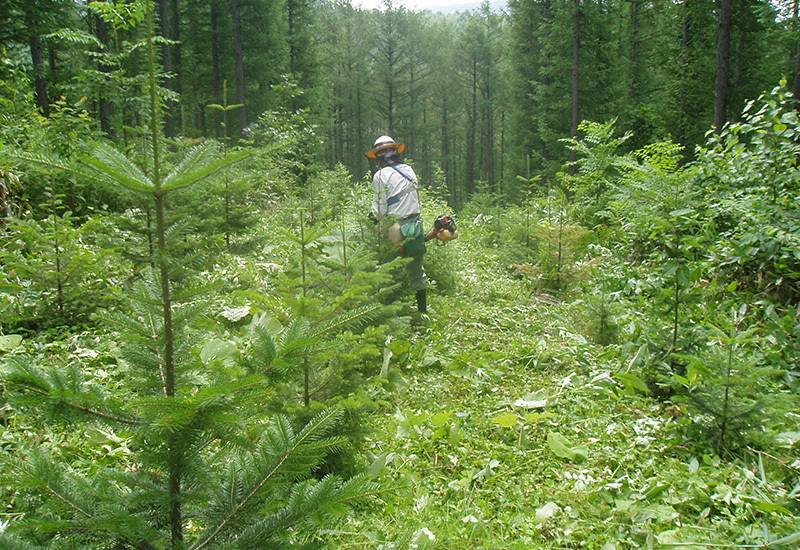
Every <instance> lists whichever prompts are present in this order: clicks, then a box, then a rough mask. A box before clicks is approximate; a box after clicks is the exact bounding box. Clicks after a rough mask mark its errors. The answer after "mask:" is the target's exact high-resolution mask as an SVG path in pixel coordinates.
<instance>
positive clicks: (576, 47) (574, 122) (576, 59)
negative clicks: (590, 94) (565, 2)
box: [569, 0, 581, 175]
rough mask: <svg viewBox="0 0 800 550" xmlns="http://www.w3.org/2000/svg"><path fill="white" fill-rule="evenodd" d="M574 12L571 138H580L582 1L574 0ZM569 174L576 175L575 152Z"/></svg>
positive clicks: (572, 155)
mask: <svg viewBox="0 0 800 550" xmlns="http://www.w3.org/2000/svg"><path fill="white" fill-rule="evenodd" d="M572 5H573V8H572V9H573V11H572V117H571V123H570V136H572V137H573V138H576V137H577V136H578V69H579V67H580V55H579V54H580V45H581V41H580V22H581V16H580V10H581V0H573V4H572ZM569 160H570V168H569V173H570V174H571V175H574V174H575V166H574V164H573V163H574V162H575V151H574V150H572V151H570V153H569Z"/></svg>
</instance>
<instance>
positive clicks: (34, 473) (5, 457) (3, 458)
mask: <svg viewBox="0 0 800 550" xmlns="http://www.w3.org/2000/svg"><path fill="white" fill-rule="evenodd" d="M31 458H32V460H31V461H30V462H28V461H23V460H17V459H15V458H13V457H11V456H10V455H9V453H7V452H5V451H3V452H0V462H2V463H3V464H5V465H6V466H7V467H8V468H9V469H10V470H12V471H14V472H15V473H16V474H17V476H18V477H16V476H15V477H12V478H7V479H5V480H4V481H5V482H6V483H11V484H14V485H18V486H25V485H30V486H33V487H36V488H39V489H44V490H45V492H47V493H48V494H50V495H51V496H53V497H55V498H56V499H57V500H59V501H60V502H63V503H64V504H66V505H67V507H69V508H70V509H72V510H74V511H76V512H78V513H79V514H81V515H82V516H84V517H86V518H88V519H92V517H93V516H92V514H91V513H89V512H88V511H86V510H84V509H83V508H82V507H81V506H79V505H78V504H77V503H76V502H74V501H73V500H72V499H70V498H69V495H68V494H67V491H66V490H65V489H64V488H63V487H59V486H58V483H56V482H57V481H58V479H59V477H60V474H61V472H60V471H58V470H55V468H54V465H53V464H52V462H50V461H49V460H48V458H47V456H46V455H44V454H43V453H35V454H34V455H32V456H31ZM53 470H55V471H56V476H58V477H57V478H56V479H52V475H50V473H51V472H52V471H53ZM25 479H27V480H28V482H29V483H27V484H26V483H23V481H24V480H25Z"/></svg>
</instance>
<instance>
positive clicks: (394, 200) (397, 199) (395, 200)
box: [386, 165, 417, 206]
mask: <svg viewBox="0 0 800 550" xmlns="http://www.w3.org/2000/svg"><path fill="white" fill-rule="evenodd" d="M390 166H391V168H393V169H394V170H395V171H396V172H397V173H398V174H400V175H401V176H403V177H404V178H406V179H407V180H408V181H410V182H411V185H407V186H406V187H405V188H403V190H402V191H400V192H399V193H396V194H394V195H392V196H391V197H389V198H388V199H386V206H391V205H393V204H396V203H398V202H400V199H402V198H403V197H405V196H406V195H408V194H409V193H411V192H412V191H416V189H417V188H416V186H415V185H414V180H413V179H412V178H411V176H409V175H408V174H406V173H405V172H403V171H402V170H400V169H399V168H398V167H397V166H394V165H390Z"/></svg>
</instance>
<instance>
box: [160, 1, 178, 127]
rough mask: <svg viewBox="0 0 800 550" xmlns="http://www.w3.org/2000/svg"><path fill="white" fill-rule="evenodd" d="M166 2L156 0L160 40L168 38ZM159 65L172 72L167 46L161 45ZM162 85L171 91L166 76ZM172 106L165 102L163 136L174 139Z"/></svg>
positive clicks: (169, 101)
mask: <svg viewBox="0 0 800 550" xmlns="http://www.w3.org/2000/svg"><path fill="white" fill-rule="evenodd" d="M167 7H168V6H167V0H158V13H159V22H160V25H159V27H160V29H159V30H160V34H161V37H162V38H165V39H168V38H169V10H168V9H167ZM161 65H162V67H163V69H164V72H165V73H167V74H169V73H171V72H172V52H171V51H170V47H169V44H162V45H161ZM162 85H163V86H164V87H165V88H166V89H167V90H172V81H171V79H170V78H169V77H168V76H165V77H164V82H163V83H162ZM173 110H174V106H173V104H172V101H171V100H167V102H166V112H165V113H164V134H165V135H166V136H167V137H168V138H171V137H175V118H174V116H173V115H174V113H173Z"/></svg>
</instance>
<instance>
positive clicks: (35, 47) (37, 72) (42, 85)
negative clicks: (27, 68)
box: [28, 34, 50, 117]
mask: <svg viewBox="0 0 800 550" xmlns="http://www.w3.org/2000/svg"><path fill="white" fill-rule="evenodd" d="M28 43H29V45H30V48H31V62H32V64H33V83H34V89H35V90H36V105H37V106H38V107H39V112H40V113H41V114H42V116H44V117H49V116H50V100H49V99H48V98H47V80H45V68H44V52H43V51H42V39H41V38H40V37H39V35H38V34H32V35H31V36H30V38H29V40H28Z"/></svg>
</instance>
